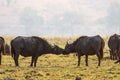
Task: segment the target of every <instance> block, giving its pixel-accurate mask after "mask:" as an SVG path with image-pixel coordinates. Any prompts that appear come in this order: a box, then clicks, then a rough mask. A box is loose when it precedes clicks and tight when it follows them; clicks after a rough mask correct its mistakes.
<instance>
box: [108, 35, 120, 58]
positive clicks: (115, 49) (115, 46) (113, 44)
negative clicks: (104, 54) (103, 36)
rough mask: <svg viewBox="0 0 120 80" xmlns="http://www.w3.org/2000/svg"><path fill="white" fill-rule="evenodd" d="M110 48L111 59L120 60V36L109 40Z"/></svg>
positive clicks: (113, 36) (111, 37)
mask: <svg viewBox="0 0 120 80" xmlns="http://www.w3.org/2000/svg"><path fill="white" fill-rule="evenodd" d="M108 47H109V48H110V50H109V51H110V59H112V60H117V59H118V58H119V50H120V35H118V34H114V35H112V36H110V38H109V40H108Z"/></svg>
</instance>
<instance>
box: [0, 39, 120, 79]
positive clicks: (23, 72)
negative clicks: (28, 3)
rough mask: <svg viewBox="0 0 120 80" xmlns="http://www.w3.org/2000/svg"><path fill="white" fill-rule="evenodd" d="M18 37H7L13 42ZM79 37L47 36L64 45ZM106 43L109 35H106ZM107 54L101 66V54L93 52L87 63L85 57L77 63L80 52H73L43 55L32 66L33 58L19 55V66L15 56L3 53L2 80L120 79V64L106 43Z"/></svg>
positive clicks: (0, 67) (0, 71) (52, 40)
mask: <svg viewBox="0 0 120 80" xmlns="http://www.w3.org/2000/svg"><path fill="white" fill-rule="evenodd" d="M13 38H14V37H5V39H6V42H7V43H8V44H9V42H10V40H11V39H13ZM76 38H77V37H63V38H60V37H47V38H46V37H45V39H46V40H48V41H49V42H50V43H51V44H57V45H59V46H60V47H62V48H64V46H65V43H66V41H67V40H69V41H70V42H72V41H73V40H75V39H76ZM104 39H105V41H106V43H107V40H108V38H107V37H105V38H104ZM104 52H105V53H104V58H103V60H102V62H101V66H100V67H97V64H98V60H97V57H96V56H95V55H94V56H89V61H88V64H89V66H88V67H87V66H85V57H84V56H83V57H82V59H81V66H80V67H77V56H74V53H73V54H70V55H62V54H61V55H52V54H47V55H42V56H40V57H39V59H38V62H37V67H36V68H34V67H29V65H30V62H31V58H30V57H26V58H24V57H22V56H20V58H19V64H20V67H15V64H14V61H13V59H12V57H11V56H5V55H4V56H3V57H2V65H1V66H0V80H75V78H76V77H77V76H78V77H81V79H82V80H119V79H120V64H114V61H112V60H110V59H109V53H108V47H107V45H106V46H105V49H104Z"/></svg>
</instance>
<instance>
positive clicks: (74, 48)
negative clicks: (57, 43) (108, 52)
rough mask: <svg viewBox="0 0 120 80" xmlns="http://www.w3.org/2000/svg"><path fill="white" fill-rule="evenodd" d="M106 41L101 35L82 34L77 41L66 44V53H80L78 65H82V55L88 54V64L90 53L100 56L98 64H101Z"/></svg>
mask: <svg viewBox="0 0 120 80" xmlns="http://www.w3.org/2000/svg"><path fill="white" fill-rule="evenodd" d="M104 45H105V42H104V40H103V39H102V38H101V37H100V36H99V35H97V36H93V37H88V36H82V37H79V38H78V39H77V40H76V41H74V42H73V43H71V44H68V43H67V44H66V46H65V54H69V53H71V52H77V53H78V66H80V61H81V56H83V55H85V56H86V59H85V61H86V66H88V55H95V54H96V55H97V57H98V61H99V63H98V66H100V62H101V59H102V58H103V48H104Z"/></svg>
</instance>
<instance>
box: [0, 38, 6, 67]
mask: <svg viewBox="0 0 120 80" xmlns="http://www.w3.org/2000/svg"><path fill="white" fill-rule="evenodd" d="M4 45H5V40H4V38H3V37H0V65H1V60H2V53H3V54H4V53H5V51H4V49H5V47H4ZM1 52H2V53H1Z"/></svg>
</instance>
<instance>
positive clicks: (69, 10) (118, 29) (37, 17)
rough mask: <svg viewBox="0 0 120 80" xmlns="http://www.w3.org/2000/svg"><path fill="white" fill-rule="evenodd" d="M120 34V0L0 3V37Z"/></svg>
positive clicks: (9, 0) (17, 0) (6, 0)
mask: <svg viewBox="0 0 120 80" xmlns="http://www.w3.org/2000/svg"><path fill="white" fill-rule="evenodd" d="M114 33H120V0H0V35H27V36H28V35H39V36H79V35H96V34H100V35H111V34H114Z"/></svg>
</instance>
